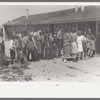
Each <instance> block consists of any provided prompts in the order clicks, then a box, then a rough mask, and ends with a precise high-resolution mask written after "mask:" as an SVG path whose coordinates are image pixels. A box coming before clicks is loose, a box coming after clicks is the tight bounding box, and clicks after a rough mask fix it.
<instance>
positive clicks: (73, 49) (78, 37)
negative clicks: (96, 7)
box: [10, 29, 95, 64]
mask: <svg viewBox="0 0 100 100" xmlns="http://www.w3.org/2000/svg"><path fill="white" fill-rule="evenodd" d="M94 55H95V37H94V36H93V34H92V33H91V30H90V29H89V30H88V32H87V33H86V32H81V31H78V32H76V31H75V30H73V31H72V32H69V31H68V30H67V29H64V30H62V29H60V30H59V31H58V32H57V33H52V32H50V31H45V32H43V31H42V30H37V31H35V32H26V31H24V32H23V33H20V34H16V35H14V36H12V37H11V40H10V56H11V64H13V63H14V60H15V58H17V62H19V63H22V64H23V63H24V61H30V62H31V61H38V60H40V59H54V58H57V57H61V56H62V60H63V61H64V62H66V61H67V60H68V59H69V58H71V59H73V60H76V61H77V60H80V59H86V58H87V57H94Z"/></svg>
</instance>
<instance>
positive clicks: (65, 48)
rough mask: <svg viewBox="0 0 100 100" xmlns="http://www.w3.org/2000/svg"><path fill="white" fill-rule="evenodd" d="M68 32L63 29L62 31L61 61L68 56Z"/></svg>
mask: <svg viewBox="0 0 100 100" xmlns="http://www.w3.org/2000/svg"><path fill="white" fill-rule="evenodd" d="M69 36H70V35H69V33H68V32H67V31H66V30H65V32H64V33H63V38H62V40H63V49H62V50H63V57H62V58H63V61H64V62H66V61H67V60H66V58H67V57H69V54H70V40H69Z"/></svg>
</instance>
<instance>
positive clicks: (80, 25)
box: [78, 23, 85, 31]
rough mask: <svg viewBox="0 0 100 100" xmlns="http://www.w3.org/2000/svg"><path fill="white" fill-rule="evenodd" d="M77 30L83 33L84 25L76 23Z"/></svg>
mask: <svg viewBox="0 0 100 100" xmlns="http://www.w3.org/2000/svg"><path fill="white" fill-rule="evenodd" d="M78 30H80V31H84V30H85V23H78Z"/></svg>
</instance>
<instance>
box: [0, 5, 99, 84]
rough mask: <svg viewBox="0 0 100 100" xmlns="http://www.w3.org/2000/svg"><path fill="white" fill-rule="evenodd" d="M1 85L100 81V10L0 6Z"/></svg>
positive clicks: (92, 8)
mask: <svg viewBox="0 0 100 100" xmlns="http://www.w3.org/2000/svg"><path fill="white" fill-rule="evenodd" d="M0 82H82V83H83V82H100V5H89V4H88V5H87V4H86V5H81V4H75V5H74V4H73V3H72V5H61V4H60V3H59V4H57V5H54V4H50V5H49V4H47V5H46V4H37V5H35V4H34V3H33V4H31V5H28V4H25V5H24V4H22V5H21V4H19V5H18V4H17V5H16V4H11V5H10V4H9V5H7V4H0Z"/></svg>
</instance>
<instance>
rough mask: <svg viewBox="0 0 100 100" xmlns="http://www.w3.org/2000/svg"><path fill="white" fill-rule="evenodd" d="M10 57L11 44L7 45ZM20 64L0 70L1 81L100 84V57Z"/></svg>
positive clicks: (7, 53)
mask: <svg viewBox="0 0 100 100" xmlns="http://www.w3.org/2000/svg"><path fill="white" fill-rule="evenodd" d="M6 55H7V56H9V43H8V42H7V43H6ZM26 66H27V67H25V68H23V67H21V66H19V65H18V64H14V65H9V66H8V67H5V68H4V67H2V68H1V69H0V81H11V82H12V81H18V82H19V81H21V82H25V81H33V82H100V57H99V56H96V57H94V58H91V59H87V60H82V61H78V62H72V61H68V62H67V63H64V62H63V61H62V59H61V58H57V59H55V60H41V61H38V62H31V63H26Z"/></svg>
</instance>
